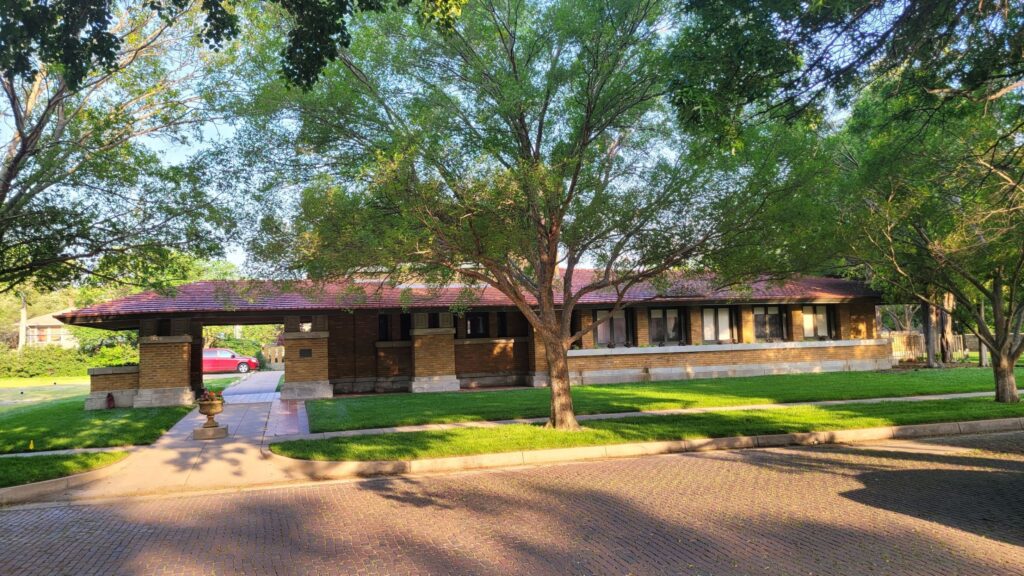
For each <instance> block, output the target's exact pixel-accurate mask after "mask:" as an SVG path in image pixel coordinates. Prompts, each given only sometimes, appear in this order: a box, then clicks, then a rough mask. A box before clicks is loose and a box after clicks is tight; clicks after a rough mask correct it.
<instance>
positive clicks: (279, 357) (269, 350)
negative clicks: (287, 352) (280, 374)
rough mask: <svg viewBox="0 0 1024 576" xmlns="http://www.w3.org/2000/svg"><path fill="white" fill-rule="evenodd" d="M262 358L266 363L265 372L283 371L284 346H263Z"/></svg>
mask: <svg viewBox="0 0 1024 576" xmlns="http://www.w3.org/2000/svg"><path fill="white" fill-rule="evenodd" d="M263 358H264V359H266V361H267V370H284V346H264V347H263Z"/></svg>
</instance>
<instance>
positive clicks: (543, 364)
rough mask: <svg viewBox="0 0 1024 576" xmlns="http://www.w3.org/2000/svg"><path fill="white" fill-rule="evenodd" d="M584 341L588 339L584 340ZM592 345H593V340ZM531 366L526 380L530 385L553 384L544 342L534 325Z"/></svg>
mask: <svg viewBox="0 0 1024 576" xmlns="http://www.w3.org/2000/svg"><path fill="white" fill-rule="evenodd" d="M587 312H589V310H588V311H587ZM584 342H586V341H585V340H584ZM591 346H593V340H591ZM529 367H530V373H529V374H528V375H527V377H526V381H527V383H528V384H529V385H530V386H533V387H534V388H546V387H548V386H550V385H551V381H550V380H549V379H548V359H547V357H546V356H544V343H543V342H541V340H540V337H538V336H537V332H536V331H535V330H534V329H533V326H531V327H530V362H529Z"/></svg>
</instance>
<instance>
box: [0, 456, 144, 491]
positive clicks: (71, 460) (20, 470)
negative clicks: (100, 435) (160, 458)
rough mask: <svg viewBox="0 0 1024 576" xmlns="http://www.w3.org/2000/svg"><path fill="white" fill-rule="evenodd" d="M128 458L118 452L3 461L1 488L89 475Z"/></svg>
mask: <svg viewBox="0 0 1024 576" xmlns="http://www.w3.org/2000/svg"><path fill="white" fill-rule="evenodd" d="M126 456H128V453H127V452H121V451H118V452H94V453H90V454H69V455H51V456H32V457H28V458H0V488H3V487H5V486H17V485H19V484H28V483H29V482H41V481H43V480H51V479H53V478H60V477H62V476H70V475H72V474H78V473H81V472H87V471H89V470H94V469H96V468H102V467H104V466H109V465H111V464H113V463H115V462H117V461H119V460H123V459H124V458H125V457H126Z"/></svg>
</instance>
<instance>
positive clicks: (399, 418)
mask: <svg viewBox="0 0 1024 576" xmlns="http://www.w3.org/2000/svg"><path fill="white" fill-rule="evenodd" d="M1022 375H1024V371H1021V372H1019V373H1018V377H1020V376H1022ZM993 388H994V384H993V381H992V372H991V370H989V369H979V368H958V369H955V370H908V371H891V372H833V373H825V374H798V375H780V376H759V377H749V378H718V379H705V380H686V381H679V382H657V383H651V384H612V385H601V386H578V387H574V388H573V403H574V405H575V408H576V412H577V414H602V413H614V412H632V411H641V410H664V409H672V408H694V407H716V406H738V405H744V404H777V403H782V402H806V401H812V400H857V399H863V398H881V397H893V396H914V395H919V394H948V393H955V392H985V391H989V390H992V389H993ZM550 398H551V392H550V391H549V390H547V389H543V388H525V389H520V390H501V391H491V392H471V393H469V392H448V393H436V394H394V395H379V396H362V397H354V398H335V399H331V400H317V401H312V402H306V410H307V413H308V414H309V425H310V430H311V431H312V432H331V431H335V430H356V429H360V428H381V427H387V426H403V425H413V424H430V423H451V422H470V421H480V420H507V419H513V418H540V417H544V416H546V415H547V414H548V412H549V410H550V407H549V403H550Z"/></svg>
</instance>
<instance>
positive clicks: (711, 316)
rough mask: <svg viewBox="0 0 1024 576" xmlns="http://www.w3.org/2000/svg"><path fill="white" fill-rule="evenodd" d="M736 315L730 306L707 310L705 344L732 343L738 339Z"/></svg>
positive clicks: (705, 310) (705, 314)
mask: <svg viewBox="0 0 1024 576" xmlns="http://www.w3.org/2000/svg"><path fill="white" fill-rule="evenodd" d="M734 315H735V314H734V313H733V310H732V308H730V307H728V306H719V307H714V308H705V309H704V311H703V327H704V341H705V342H732V341H734V340H735V339H736V322H735V320H734V318H733V316H734Z"/></svg>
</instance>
